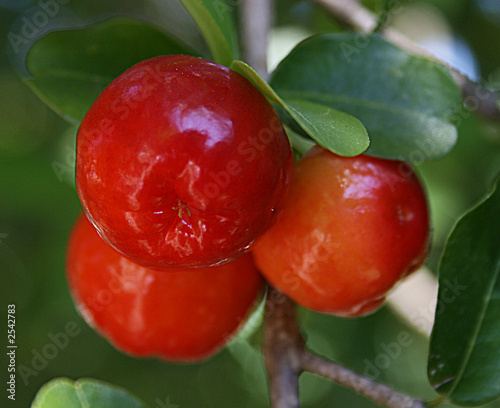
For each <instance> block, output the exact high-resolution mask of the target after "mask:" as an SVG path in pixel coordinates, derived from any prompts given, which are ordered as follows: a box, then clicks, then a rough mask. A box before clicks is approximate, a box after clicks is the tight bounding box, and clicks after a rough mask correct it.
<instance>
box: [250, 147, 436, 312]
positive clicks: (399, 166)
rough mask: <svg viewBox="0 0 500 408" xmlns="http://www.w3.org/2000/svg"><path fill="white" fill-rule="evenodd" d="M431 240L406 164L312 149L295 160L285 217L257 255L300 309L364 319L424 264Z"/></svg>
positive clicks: (420, 193) (422, 201)
mask: <svg viewBox="0 0 500 408" xmlns="http://www.w3.org/2000/svg"><path fill="white" fill-rule="evenodd" d="M428 238H429V213H428V206H427V199H426V196H425V193H424V190H423V188H422V185H421V183H420V181H419V180H418V178H417V176H416V175H415V173H414V172H413V171H412V169H411V167H410V166H409V165H408V164H406V163H404V162H400V161H391V160H384V159H379V158H374V157H369V156H365V155H361V156H357V157H340V156H337V155H335V154H333V153H331V152H329V151H326V150H324V149H322V148H320V147H315V148H313V149H312V150H311V151H310V152H309V153H308V154H307V155H306V156H305V157H303V158H302V159H301V160H300V161H299V162H298V164H297V166H296V168H295V173H294V178H293V180H292V184H291V189H290V193H289V196H288V201H287V203H286V206H285V210H284V213H283V215H282V217H281V219H280V220H279V221H278V223H277V224H276V225H275V226H274V227H273V228H272V229H271V230H270V231H269V232H268V233H267V234H265V235H264V236H263V237H262V238H260V239H259V240H258V241H257V243H256V246H255V248H254V250H253V254H254V258H255V261H256V263H257V266H258V267H259V269H260V270H261V272H262V273H263V274H264V276H265V277H266V279H267V280H268V281H269V282H270V283H271V284H272V285H273V286H275V287H276V288H278V289H279V290H281V291H282V292H284V293H285V294H287V295H288V296H289V297H291V298H292V299H293V300H295V301H296V302H297V303H298V304H300V305H302V306H304V307H307V308H309V309H312V310H315V311H319V312H326V313H332V314H337V315H343V316H360V315H365V314H368V313H370V312H372V311H373V310H375V309H376V308H378V307H379V306H380V305H381V304H382V303H383V300H384V298H385V295H386V293H387V291H388V290H389V289H391V287H392V286H393V285H394V284H395V283H396V282H397V281H398V280H399V279H401V278H402V277H404V276H406V275H407V274H408V273H410V272H412V271H413V270H415V269H416V268H417V267H419V266H420V265H421V264H422V262H423V261H424V260H425V257H426V254H427V244H428Z"/></svg>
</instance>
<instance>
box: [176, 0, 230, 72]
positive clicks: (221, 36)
mask: <svg viewBox="0 0 500 408" xmlns="http://www.w3.org/2000/svg"><path fill="white" fill-rule="evenodd" d="M181 3H182V4H183V5H184V7H186V9H187V11H188V12H189V13H190V14H191V17H193V19H194V20H195V21H196V23H197V24H198V27H199V29H200V31H201V32H202V34H203V36H204V37H205V41H206V42H207V44H208V47H209V48H210V51H211V52H212V55H213V57H214V60H215V62H218V63H219V64H222V65H226V66H229V65H231V62H233V60H235V59H237V58H238V40H237V37H236V33H237V30H236V25H235V22H234V16H233V11H234V6H230V5H229V4H228V3H227V2H226V1H225V0H219V1H212V0H181Z"/></svg>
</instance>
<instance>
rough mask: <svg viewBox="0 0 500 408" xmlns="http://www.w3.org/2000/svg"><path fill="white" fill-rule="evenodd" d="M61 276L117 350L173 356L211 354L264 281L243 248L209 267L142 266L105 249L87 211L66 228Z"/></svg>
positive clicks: (197, 357)
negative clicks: (69, 230) (242, 253)
mask: <svg viewBox="0 0 500 408" xmlns="http://www.w3.org/2000/svg"><path fill="white" fill-rule="evenodd" d="M67 276H68V282H69V287H70V290H71V293H72V296H73V298H74V301H75V304H76V306H77V309H78V310H79V311H80V313H81V314H82V316H83V317H84V318H85V320H86V321H87V322H88V323H89V324H90V325H91V326H92V327H93V328H94V329H95V330H97V331H98V332H99V333H100V334H102V335H103V336H104V337H105V338H107V339H108V340H109V341H110V342H111V343H112V344H113V345H114V346H115V347H116V348H117V349H119V350H122V351H124V352H126V353H128V354H131V355H133V356H136V357H148V356H151V357H158V358H160V359H163V360H166V361H171V362H176V361H200V360H203V359H206V358H208V357H210V356H212V355H213V354H215V353H216V352H217V351H218V350H219V349H220V348H221V347H223V346H224V345H225V344H226V343H227V342H228V341H229V340H230V339H231V338H232V336H234V335H235V333H236V332H237V330H238V328H239V327H240V326H241V324H242V322H244V321H245V319H246V318H247V317H248V314H249V313H250V312H251V311H252V309H253V306H254V305H255V302H256V301H257V300H258V299H259V298H260V296H261V294H262V287H263V280H262V278H261V276H260V274H259V272H258V271H257V269H256V267H255V265H254V263H253V260H252V257H251V255H249V254H248V255H245V256H243V257H241V258H239V259H238V260H236V261H234V262H231V263H227V264H225V265H222V266H216V267H210V268H197V269H186V268H181V269H179V268H168V269H164V270H162V271H155V270H151V269H148V268H146V267H143V266H141V265H138V264H136V263H134V262H132V261H130V260H129V259H127V258H125V257H124V256H123V255H121V254H119V253H118V252H117V251H115V250H114V249H113V248H111V247H110V246H109V245H108V244H107V243H106V242H104V240H103V239H102V238H101V237H99V235H98V234H97V232H96V230H95V229H94V227H93V226H92V225H91V224H90V222H89V221H88V220H87V219H86V217H85V216H81V217H80V218H79V219H78V221H77V222H76V225H75V227H74V229H73V232H72V234H71V238H70V241H69V247H68V256H67Z"/></svg>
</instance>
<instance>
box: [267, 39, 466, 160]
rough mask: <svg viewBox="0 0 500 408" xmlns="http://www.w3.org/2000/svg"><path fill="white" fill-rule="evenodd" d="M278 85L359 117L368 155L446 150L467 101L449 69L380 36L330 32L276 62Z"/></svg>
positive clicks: (422, 155)
mask: <svg viewBox="0 0 500 408" xmlns="http://www.w3.org/2000/svg"><path fill="white" fill-rule="evenodd" d="M271 86H272V87H273V88H274V89H275V91H276V92H277V93H278V94H279V95H280V96H281V97H282V98H283V99H284V100H290V99H301V100H308V101H310V102H314V103H319V104H322V105H325V106H328V107H330V108H334V109H337V110H339V111H343V112H346V113H348V114H350V115H353V116H355V117H356V118H358V119H359V120H360V121H361V122H362V123H363V125H364V126H365V127H366V129H367V130H368V135H369V136H370V147H369V148H368V150H367V153H369V154H372V155H375V156H381V157H386V158H392V159H405V160H410V161H423V160H428V159H436V158H439V157H442V156H444V155H445V154H446V153H448V152H449V151H450V149H451V148H452V147H453V145H454V143H455V141H456V137H457V132H456V129H455V127H454V126H453V125H452V124H450V123H449V120H450V118H452V117H453V116H454V114H455V113H456V112H457V111H458V110H459V109H460V107H461V106H462V102H461V95H460V90H459V89H458V87H457V86H456V84H455V82H454V81H453V78H452V77H451V75H450V74H449V72H448V71H447V70H446V68H444V67H443V66H441V65H438V64H436V63H435V62H433V61H430V60H428V59H425V58H421V57H415V56H412V55H409V54H408V53H406V52H405V51H403V50H401V49H399V48H397V47H395V46H393V45H391V44H389V43H387V42H386V41H384V40H383V39H381V38H380V37H378V36H376V35H375V36H371V37H368V36H362V35H359V34H323V35H319V36H315V37H311V38H309V39H307V40H305V41H303V42H302V43H300V44H299V45H297V46H296V47H295V48H294V49H293V50H292V51H291V52H290V54H289V55H288V56H287V57H286V58H285V59H284V60H283V61H282V62H281V63H280V64H279V66H278V67H277V68H276V70H275V72H274V74H273V76H272V79H271Z"/></svg>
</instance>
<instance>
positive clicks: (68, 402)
mask: <svg viewBox="0 0 500 408" xmlns="http://www.w3.org/2000/svg"><path fill="white" fill-rule="evenodd" d="M92 407H106V408H147V405H146V404H145V403H143V402H142V401H140V400H139V399H137V398H136V397H134V396H132V395H131V394H129V393H127V392H126V391H125V390H123V389H121V388H118V387H115V386H113V385H109V384H106V383H104V382H101V381H97V380H94V379H85V378H84V379H81V380H78V381H72V380H69V379H67V378H56V379H54V380H52V381H50V382H49V383H47V384H45V385H44V386H42V388H40V390H39V391H38V393H37V395H36V396H35V399H34V400H33V403H32V405H31V408H92Z"/></svg>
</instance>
